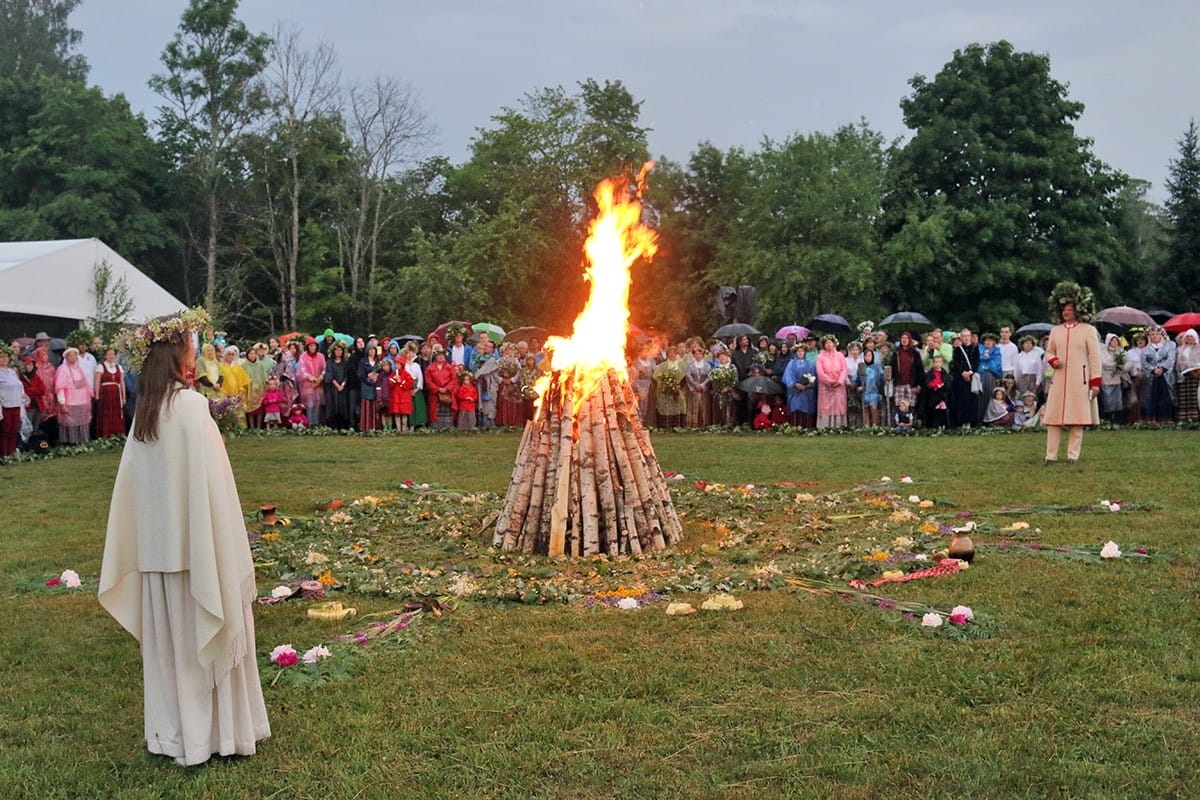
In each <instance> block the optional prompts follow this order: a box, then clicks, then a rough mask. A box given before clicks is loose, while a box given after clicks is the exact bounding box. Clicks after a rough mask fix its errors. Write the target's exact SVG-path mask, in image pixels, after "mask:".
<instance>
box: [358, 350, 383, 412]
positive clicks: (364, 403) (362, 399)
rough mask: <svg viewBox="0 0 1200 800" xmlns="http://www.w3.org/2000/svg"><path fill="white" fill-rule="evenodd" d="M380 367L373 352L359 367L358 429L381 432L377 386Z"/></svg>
mask: <svg viewBox="0 0 1200 800" xmlns="http://www.w3.org/2000/svg"><path fill="white" fill-rule="evenodd" d="M379 375H380V366H379V361H378V360H377V359H376V357H375V353H374V352H371V353H370V354H369V355H367V357H366V358H364V359H363V360H362V361H361V362H359V365H358V392H359V394H358V397H359V399H358V429H359V430H360V431H377V430H379V427H380V426H379V402H378V399H377V397H378V393H377V392H376V389H375V385H376V383H377V381H378V379H379Z"/></svg>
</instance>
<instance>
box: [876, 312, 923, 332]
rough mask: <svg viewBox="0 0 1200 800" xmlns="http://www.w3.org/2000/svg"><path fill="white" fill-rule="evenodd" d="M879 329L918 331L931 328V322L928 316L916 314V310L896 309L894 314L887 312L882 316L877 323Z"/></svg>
mask: <svg viewBox="0 0 1200 800" xmlns="http://www.w3.org/2000/svg"><path fill="white" fill-rule="evenodd" d="M879 329H880V330H881V331H888V332H894V333H902V332H904V331H912V332H914V333H919V332H921V331H931V330H933V323H932V322H930V321H929V317H927V316H925V315H924V314H918V313H917V312H916V311H897V312H896V313H895V314H888V315H887V316H886V317H884V318H883V321H882V322H880V323H879Z"/></svg>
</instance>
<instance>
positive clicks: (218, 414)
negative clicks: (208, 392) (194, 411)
mask: <svg viewBox="0 0 1200 800" xmlns="http://www.w3.org/2000/svg"><path fill="white" fill-rule="evenodd" d="M208 413H209V414H211V415H212V418H213V421H214V422H216V423H217V428H218V429H220V431H221V433H222V434H228V433H233V432H234V431H236V430H238V429H239V428H240V427H242V422H243V420H244V419H245V415H244V412H243V410H242V400H241V398H240V397H232V396H229V395H226V396H224V397H220V398H215V397H210V398H209V399H208Z"/></svg>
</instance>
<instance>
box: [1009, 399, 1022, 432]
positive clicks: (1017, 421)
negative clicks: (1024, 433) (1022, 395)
mask: <svg viewBox="0 0 1200 800" xmlns="http://www.w3.org/2000/svg"><path fill="white" fill-rule="evenodd" d="M1012 418H1013V421H1012V426H1013V429H1014V430H1015V429H1020V428H1024V427H1025V402H1024V401H1023V400H1017V401H1016V402H1015V403H1013V410H1012Z"/></svg>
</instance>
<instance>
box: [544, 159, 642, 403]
mask: <svg viewBox="0 0 1200 800" xmlns="http://www.w3.org/2000/svg"><path fill="white" fill-rule="evenodd" d="M653 167H654V162H652V161H648V162H646V164H645V165H644V166H643V167H642V169H641V171H640V172H639V173H638V176H637V181H636V183H635V184H634V185H632V186H631V185H630V183H629V181H628V180H626V179H607V180H603V181H601V182H600V184H599V185H598V186H597V187H596V191H595V193H594V195H593V196H594V197H595V198H596V203H597V205H598V206H599V213H598V214H597V216H596V219H595V220H593V221H592V224H591V226H590V227H589V228H588V237H587V241H586V242H585V243H584V252H585V253H586V255H587V260H588V267H587V270H586V271H585V272H584V278H585V279H586V280H587V281H588V282H589V283H590V284H591V293H590V295H589V297H588V301H587V305H585V306H584V307H583V311H581V312H580V313H579V316H578V317H576V318H575V328H574V330H573V332H572V334H571V337H570V338H562V337H558V336H551V337H549V338H548V339H547V340H546V346H547V348H548V349H550V350H552V351H553V355H552V365H553V369H554V370H555V371H556V372H559V373H560V379H561V380H565V379H566V378H567V377H574V379H575V382H576V384H575V387H574V391H573V394H574V397H575V406H576V411H578V407H579V405H580V404H581V403H582V402H583V401H584V400H585V399H586V398H587V397H588V395H590V394H591V392H592V391H593V389H594V388H595V386H596V384H597V383H598V382H599V381H600V380H602V379H603V378H604V376H605V375H606V374H607V372H608V370H610V369H612V370H616V371H617V372H618V373H619V374H620V375H622V376H624V375H625V373H626V369H625V340H626V336H627V334H628V330H629V283H630V274H629V269H630V267H631V266H632V265H633V263H634V262H635V261H637V260H638V259H639V258H646V259H649V258H651V257H652V256H653V255H654V253H655V252H657V250H658V234H657V233H656V232H655V231H654V230H652V229H651V228H649V227H647V226H646V225H644V224H643V223H642V201H641V197H642V191H643V190H644V188H645V179H646V174H647V173H648V172H649V171H650V170H651V169H652V168H653ZM542 388H543V389H544V387H542ZM539 395H540V396H543V397H544V396H545V392H544V390H543V391H540V392H539Z"/></svg>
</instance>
